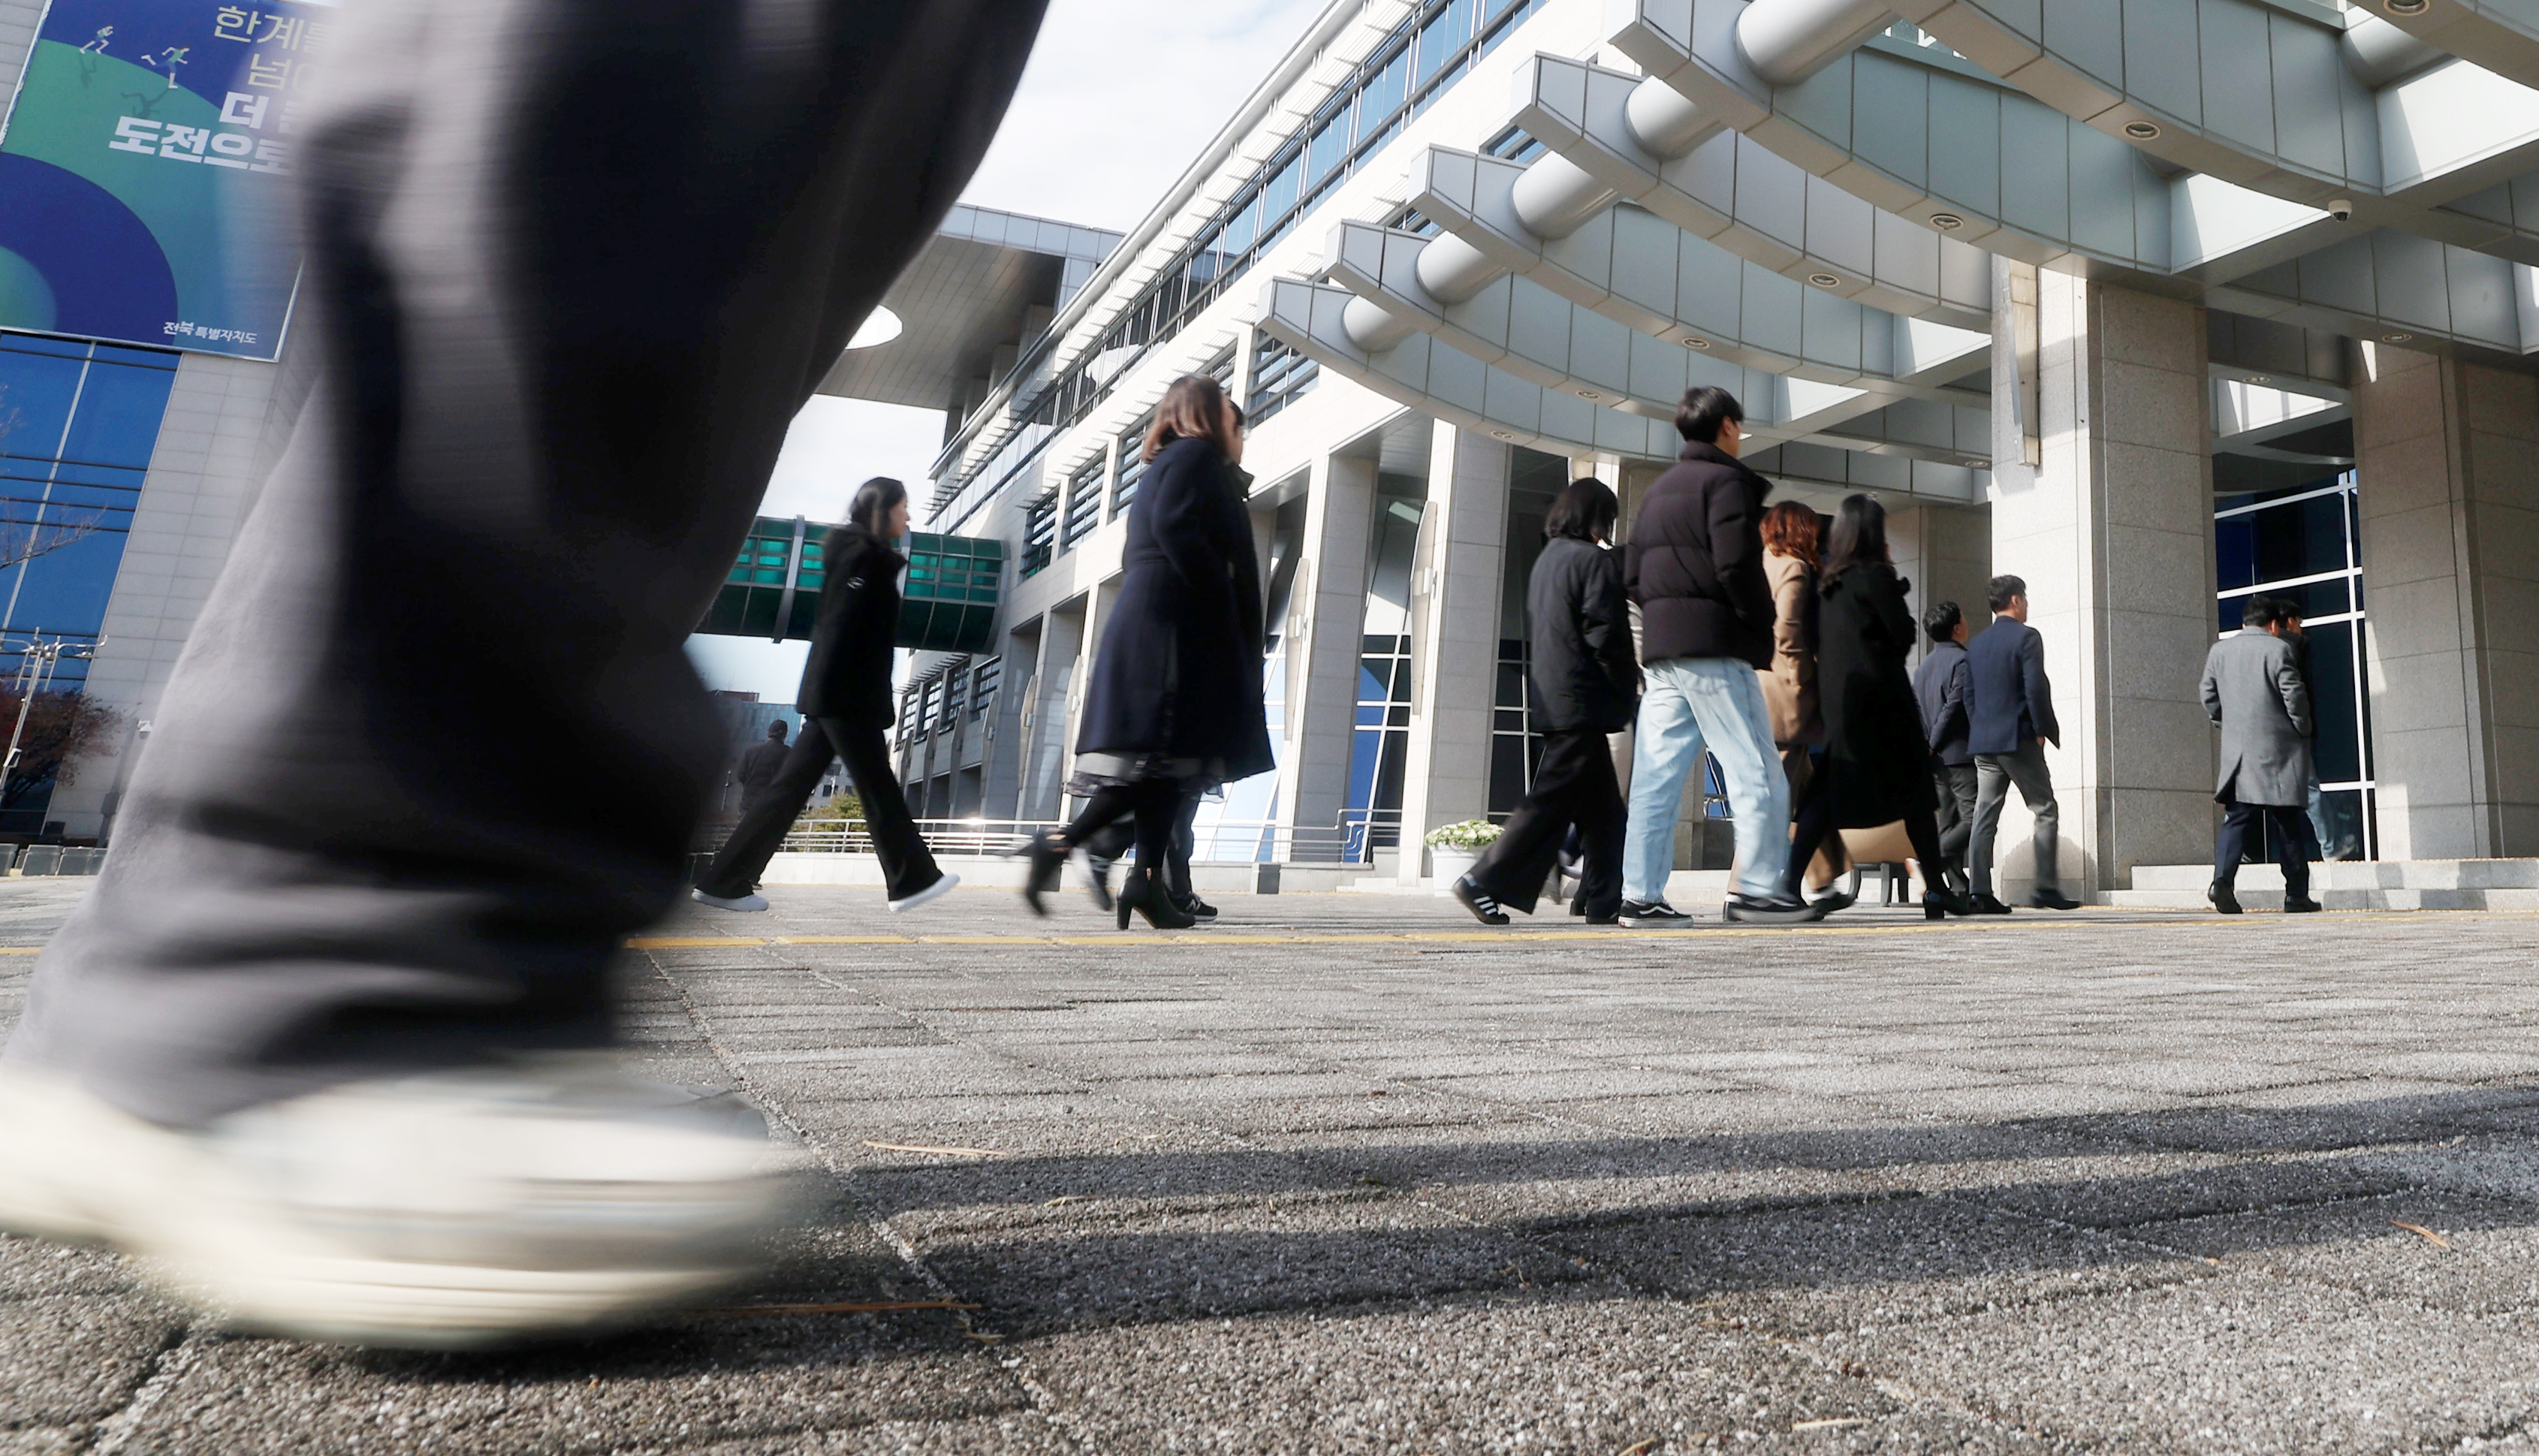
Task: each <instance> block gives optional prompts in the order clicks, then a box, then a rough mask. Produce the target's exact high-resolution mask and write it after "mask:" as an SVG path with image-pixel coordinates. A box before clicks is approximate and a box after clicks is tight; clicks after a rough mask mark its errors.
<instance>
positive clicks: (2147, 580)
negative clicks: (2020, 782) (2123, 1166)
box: [1961, 263, 2216, 902]
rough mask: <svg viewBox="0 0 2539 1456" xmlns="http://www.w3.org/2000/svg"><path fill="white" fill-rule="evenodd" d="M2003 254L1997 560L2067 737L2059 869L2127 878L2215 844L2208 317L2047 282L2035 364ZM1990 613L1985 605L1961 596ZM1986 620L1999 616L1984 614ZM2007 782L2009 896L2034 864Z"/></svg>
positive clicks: (2067, 879) (2143, 298) (2059, 780)
mask: <svg viewBox="0 0 2539 1456" xmlns="http://www.w3.org/2000/svg"><path fill="white" fill-rule="evenodd" d="M2010 267H2011V265H2010V264H2008V263H1997V264H1996V266H1995V287H1994V300H1995V308H1994V316H1995V318H1996V319H1997V320H1999V321H1998V322H1997V323H1996V325H1995V333H1994V346H1993V347H1994V356H1993V357H1994V368H1993V381H1994V383H1993V432H1994V449H1993V458H1994V460H1995V461H1997V462H1999V463H1998V464H1997V465H1996V474H1995V476H1994V492H1995V494H1994V500H1993V507H1992V569H1993V570H1994V571H1995V572H1999V573H2007V574H2011V575H2016V576H2020V577H2024V578H2025V579H2026V581H2027V586H2028V596H2029V602H2030V606H2031V615H2030V616H2029V618H2028V625H2030V626H2032V627H2034V628H2036V629H2037V631H2039V632H2041V633H2043V634H2044V638H2045V663H2046V671H2047V673H2048V675H2049V676H2050V677H2051V678H2052V680H2053V684H2054V703H2055V709H2056V716H2057V717H2059V718H2060V719H2061V720H2062V726H2063V743H2062V746H2061V747H2060V748H2059V749H2057V750H2054V751H2052V752H2051V753H2050V754H2049V762H2050V764H2051V767H2052V769H2053V773H2054V782H2055V788H2056V791H2057V800H2058V802H2059V803H2060V805H2061V809H2062V820H2063V835H2062V841H2063V844H2062V852H2063V864H2062V867H2061V874H2060V877H2061V879H2062V882H2063V885H2064V887H2065V888H2066V889H2070V890H2074V891H2076V892H2087V891H2089V890H2103V889H2111V888H2121V887H2124V886H2127V885H2129V884H2130V883H2131V878H2130V876H2131V873H2132V870H2133V867H2135V866H2136V865H2174V864H2194V863H2197V862H2199V861H2207V860H2209V859H2210V858H2211V856H2212V852H2213V830H2214V827H2215V822H2216V821H2215V812H2214V806H2213V761H2214V758H2213V755H2214V746H2213V745H2214V737H2213V728H2212V726H2211V724H2210V723H2209V721H2208V720H2207V719H2206V718H2205V715H2204V709H2203V707H2202V705H2201V703H2200V702H2199V701H2198V694H2197V689H2198V684H2199V683H2200V681H2201V680H2202V676H2203V668H2204V657H2205V653H2206V652H2207V651H2208V650H2209V649H2210V647H2211V646H2212V643H2213V638H2214V631H2213V485H2212V480H2213V468H2212V459H2211V456H2210V453H2209V448H2208V446H2207V441H2208V440H2209V439H2210V436H2211V425H2210V422H2209V420H2208V415H2209V413H2210V408H2211V403H2210V400H2211V386H2210V384H2209V383H2208V381H2207V380H2206V376H2205V363H2206V360H2205V338H2204V315H2203V311H2202V310H2201V309H2198V308H2196V307H2194V306H2192V305H2189V304H2183V303H2178V302H2175V301H2172V300H2168V299H2161V298H2155V297H2153V296H2151V295H2149V294H2141V293H2133V292H2129V291H2127V290H2124V289H2118V288H2110V287H2107V286H2105V285H2101V284H2094V283H2091V282H2089V281H2087V280H2085V279H2081V278H2075V277H2072V276H2070V275H2068V274H2063V273H2054V272H2040V273H2038V274H2037V278H2036V283H2037V295H2036V298H2037V304H2036V311H2035V313H2036V322H2037V333H2036V344H2035V348H2034V352H2033V353H2032V354H2031V355H2030V356H2029V357H2028V358H2027V359H2025V360H2022V359H2021V358H2020V341H2019V339H2018V337H2017V330H2016V328H2015V326H2014V322H2013V319H2014V311H2013V309H2012V307H2011V293H2010V273H2009V269H2010ZM2023 367H2024V368H2027V369H2032V370H2033V371H2034V372H2035V376H2036V378H2035V385H2036V394H2035V395H2034V397H2035V398H2036V400H2037V401H2038V403H2037V406H2036V407H2037V411H2038V414H2037V424H2038V426H2039V429H2038V430H2037V432H2036V433H2037V435H2038V437H2039V443H2040V447H2041V450H2040V454H2041V460H2042V463H2041V464H2039V465H2036V466H2028V465H2025V464H2023V463H2020V461H2021V457H2022V449H2023V443H2024V442H2023V438H2022V429H2021V424H2022V420H2021V413H2020V411H2021V401H2020V399H2019V397H2018V395H2019V388H2020V382H2021V381H2020V372H2021V370H2022V368H2023ZM1961 604H1964V605H1970V606H1972V605H1978V604H1979V603H1961ZM1972 615H1973V617H1974V621H1975V625H1976V626H1977V628H1978V630H1980V629H1981V628H1982V627H1983V626H1984V625H1985V624H1986V622H1987V620H1988V619H1987V618H1986V616H1985V615H1984V614H1983V613H1981V612H1980V611H1977V612H1974V613H1972ZM2028 827H2029V823H2028V818H2027V815H2026V814H2025V812H2024V810H2023V809H2022V808H2021V806H2020V803H2019V796H2018V795H2017V793H2016V792H2014V793H2013V794H2012V796H2011V804H2010V808H2009V810H2008V811H2007V812H2005V813H2004V814H2003V816H2002V823H2001V836H2000V840H1999V842H1998V843H1999V852H2000V853H1999V857H1998V859H1997V861H1996V863H1997V864H1998V865H1999V867H2000V870H1999V873H2000V878H2001V881H2002V883H2001V884H2000V885H1999V887H1998V888H1999V891H2000V893H2001V894H2002V897H2003V898H2004V899H2007V900H2013V901H2014V902H2016V901H2017V900H2018V899H2024V897H2025V895H2026V893H2027V891H2028V890H2029V888H2030V887H2031V886H2032V885H2033V883H2034V881H2035V878H2036V873H2035V866H2034V865H2033V863H2032V860H2031V856H2030V854H2029V851H2028V837H2027V836H2028Z"/></svg>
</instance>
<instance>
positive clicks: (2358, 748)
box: [2213, 471, 2379, 860]
mask: <svg viewBox="0 0 2539 1456" xmlns="http://www.w3.org/2000/svg"><path fill="white" fill-rule="evenodd" d="M2355 482H2356V476H2355V474H2354V473H2353V472H2352V471H2348V472H2346V473H2345V474H2344V475H2341V476H2339V477H2337V478H2336V479H2334V480H2332V481H2328V482H2324V483H2322V484H2318V485H2314V486H2310V487H2307V488H2304V489H2299V490H2293V491H2285V492H2273V493H2269V494H2266V495H2260V496H2226V497H2224V498H2223V500H2222V502H2221V504H2220V506H2219V507H2218V508H2217V509H2216V510H2215V511H2214V513H2213V544H2214V577H2215V582H2216V585H2217V586H2218V587H2219V591H2218V592H2217V593H2216V595H2217V598H2218V599H2217V600H2216V602H2215V607H2216V610H2215V613H2214V616H2215V621H2214V626H2215V628H2216V629H2217V630H2218V631H2220V632H2224V633H2230V632H2236V631H2238V630H2239V618H2240V615H2241V613H2242V612H2243V611H2244V610H2245V609H2246V607H2247V602H2248V598H2249V597H2250V596H2251V595H2254V594H2257V593H2260V592H2262V593H2264V594H2265V595H2268V596H2275V597H2281V598H2283V599H2285V600H2288V601H2291V602H2294V603H2295V604H2297V605H2298V606H2299V609H2300V613H2301V631H2302V635H2303V637H2304V638H2306V643H2305V644H2304V648H2303V651H2304V653H2305V656H2306V658H2307V662H2306V666H2307V668H2308V673H2309V696H2310V710H2311V713H2312V715H2313V716H2314V717H2315V719H2316V721H2317V725H2318V727H2317V731H2316V734H2315V736H2314V739H2313V743H2312V748H2313V751H2314V752H2315V754H2316V762H2317V765H2318V777H2319V802H2318V806H2317V808H2316V810H2315V811H2313V812H2312V813H2311V815H2310V827H2311V830H2312V831H2313V832H2314V833H2315V834H2316V835H2317V836H2318V842H2319V851H2320V853H2321V854H2322V855H2324V856H2325V857H2326V858H2328V859H2331V860H2368V859H2371V858H2373V857H2374V856H2375V855H2376V854H2377V853H2378V851H2379V845H2378V839H2379V834H2378V826H2377V824H2376V822H2375V815H2376V800H2377V797H2378V794H2377V791H2378V783H2377V781H2376V780H2375V779H2374V777H2373V774H2372V766H2371V695H2370V686H2369V683H2368V681H2367V668H2366V663H2365V658H2364V651H2365V641H2364V634H2365V632H2366V630H2367V620H2366V617H2365V613H2364V601H2363V551H2362V532H2361V528H2360V526H2361V518H2360V514H2359V510H2358V507H2357V503H2356V497H2355V489H2356V485H2355ZM2250 852H2251V853H2252V854H2256V855H2259V856H2261V857H2262V856H2264V855H2265V854H2266V853H2267V850H2266V849H2264V848H2262V847H2252V848H2251V851H2250Z"/></svg>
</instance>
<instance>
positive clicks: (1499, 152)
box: [1481, 126, 1544, 162]
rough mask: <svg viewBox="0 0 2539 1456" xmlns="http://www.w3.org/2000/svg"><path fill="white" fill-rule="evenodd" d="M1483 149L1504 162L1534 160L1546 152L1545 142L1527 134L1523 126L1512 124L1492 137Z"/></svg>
mask: <svg viewBox="0 0 2539 1456" xmlns="http://www.w3.org/2000/svg"><path fill="white" fill-rule="evenodd" d="M1481 150H1482V151H1483V152H1485V153H1487V154H1489V155H1490V156H1492V157H1496V158H1498V159H1499V160H1500V161H1502V162H1532V161H1533V160H1534V159H1535V158H1537V157H1540V156H1542V155H1543V154H1544V145H1543V143H1541V142H1539V141H1536V140H1535V139H1534V138H1533V137H1531V136H1529V135H1527V134H1526V131H1525V129H1524V128H1523V127H1519V126H1511V127H1509V128H1508V129H1507V130H1505V131H1502V132H1500V133H1499V134H1498V135H1497V136H1495V137H1492V138H1491V139H1490V141H1489V143H1488V145H1486V146H1484V147H1482V148H1481Z"/></svg>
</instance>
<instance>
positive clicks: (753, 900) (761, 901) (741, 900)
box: [688, 890, 767, 910]
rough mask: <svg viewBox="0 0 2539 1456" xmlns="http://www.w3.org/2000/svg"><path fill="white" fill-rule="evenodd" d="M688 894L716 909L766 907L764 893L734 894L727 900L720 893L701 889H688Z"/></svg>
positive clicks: (700, 902)
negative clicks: (715, 893) (711, 892)
mask: <svg viewBox="0 0 2539 1456" xmlns="http://www.w3.org/2000/svg"><path fill="white" fill-rule="evenodd" d="M688 895H689V897H690V898H692V899H694V900H695V901H696V902H697V903H698V904H700V905H711V906H713V907H714V908H716V909H717V910H764V909H766V908H767V897H766V896H765V895H735V896H733V897H732V898H730V899H728V900H726V899H724V898H723V897H722V896H721V895H709V894H707V893H706V892H705V891H703V890H690V891H688Z"/></svg>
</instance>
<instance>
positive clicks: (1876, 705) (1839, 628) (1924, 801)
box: [1781, 496, 1971, 920]
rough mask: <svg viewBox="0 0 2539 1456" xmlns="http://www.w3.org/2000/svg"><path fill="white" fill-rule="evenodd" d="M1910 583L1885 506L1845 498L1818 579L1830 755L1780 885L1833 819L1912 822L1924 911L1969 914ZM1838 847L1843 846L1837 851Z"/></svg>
mask: <svg viewBox="0 0 2539 1456" xmlns="http://www.w3.org/2000/svg"><path fill="white" fill-rule="evenodd" d="M1907 589H1908V584H1907V583H1906V582H1905V581H1904V579H1903V578H1901V577H1899V576H1897V575H1896V574H1895V567H1894V562H1893V557H1892V555H1891V554H1890V553H1889V551H1888V550H1887V509H1886V508H1885V507H1883V506H1881V505H1879V504H1878V502H1877V501H1876V500H1874V499H1872V498H1871V497H1869V496H1849V497H1846V498H1845V499H1844V500H1843V503H1842V506H1841V509H1840V510H1839V511H1837V512H1836V513H1835V516H1834V522H1833V535H1832V538H1831V540H1830V541H1829V542H1828V543H1827V545H1826V550H1825V553H1824V562H1823V565H1822V567H1821V569H1820V574H1819V577H1818V585H1817V592H1818V605H1817V685H1818V695H1819V700H1820V702H1821V705H1822V708H1823V711H1824V725H1825V748H1826V752H1825V763H1824V770H1823V772H1821V773H1819V774H1818V775H1817V776H1816V778H1815V779H1814V781H1813V782H1811V783H1810V785H1809V786H1808V797H1807V801H1806V802H1804V803H1803V804H1801V805H1800V807H1799V822H1798V830H1797V835H1796V837H1795V838H1794V839H1793V840H1792V841H1791V844H1790V861H1789V866H1788V867H1787V868H1786V869H1784V870H1783V871H1782V875H1781V888H1782V890H1783V892H1784V893H1787V894H1791V895H1796V894H1798V893H1799V892H1800V887H1801V884H1802V880H1803V877H1804V876H1805V875H1806V873H1807V867H1808V864H1809V862H1810V861H1812V860H1814V859H1815V858H1816V855H1817V850H1818V847H1819V846H1821V845H1824V844H1826V843H1827V842H1828V841H1829V840H1830V841H1831V842H1832V843H1834V844H1837V845H1838V844H1839V843H1840V842H1841V841H1840V837H1839V836H1838V835H1836V834H1835V833H1834V831H1835V830H1837V829H1871V828H1876V827H1877V826H1879V825H1882V824H1888V823H1892V822H1894V821H1895V820H1897V819H1901V820H1903V821H1904V834H1905V837H1906V838H1908V839H1910V840H1911V841H1912V843H1913V858H1914V859H1915V860H1917V861H1919V862H1920V863H1921V867H1922V913H1923V914H1924V915H1926V916H1928V917H1929V918H1930V919H1932V920H1938V919H1940V918H1941V917H1942V916H1944V915H1964V914H1966V913H1967V912H1968V911H1969V909H1970V908H1971V907H1970V906H1969V905H1968V904H1967V902H1966V899H1965V897H1964V896H1962V895H1959V894H1957V893H1956V892H1955V891H1953V890H1951V889H1949V888H1948V886H1947V884H1946V882H1945V881H1944V880H1943V878H1942V877H1941V876H1942V871H1943V869H1944V867H1945V866H1946V864H1947V862H1946V861H1945V860H1943V859H1942V858H1941V856H1940V828H1939V823H1938V821H1937V819H1936V818H1935V817H1934V815H1933V813H1932V804H1931V769H1930V765H1931V745H1930V743H1929V741H1928V740H1927V739H1926V738H1925V737H1924V736H1923V733H1922V711H1921V707H1920V705H1919V704H1918V703H1917V702H1916V701H1915V700H1914V697H1913V682H1912V679H1911V678H1909V677H1907V676H1906V675H1905V672H1904V659H1905V656H1906V655H1907V654H1909V653H1910V652H1911V651H1912V650H1913V613H1912V610H1911V608H1910V607H1908V606H1907V605H1906V604H1905V599H1904V597H1905V592H1906V590H1907ZM1838 858H1839V856H1838V855H1837V859H1838Z"/></svg>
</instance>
